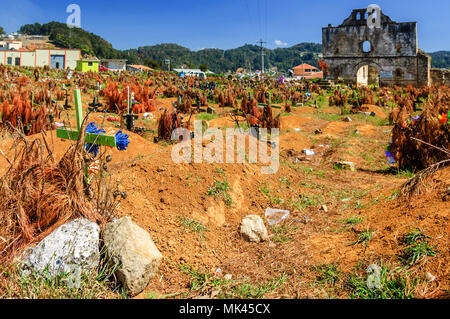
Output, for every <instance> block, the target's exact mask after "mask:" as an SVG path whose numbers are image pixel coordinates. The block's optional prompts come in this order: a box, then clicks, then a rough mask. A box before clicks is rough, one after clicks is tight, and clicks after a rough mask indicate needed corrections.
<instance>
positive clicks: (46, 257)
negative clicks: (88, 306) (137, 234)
mask: <svg viewBox="0 0 450 319" xmlns="http://www.w3.org/2000/svg"><path fill="white" fill-rule="evenodd" d="M99 237H100V227H99V226H98V225H97V224H95V223H93V222H91V221H90V220H88V219H86V218H79V219H75V220H73V221H71V222H69V223H66V224H64V225H62V226H60V227H58V228H57V229H55V230H54V231H53V232H52V233H51V234H50V235H48V236H47V237H45V238H44V239H43V240H42V241H41V242H40V243H39V244H37V245H36V246H35V247H34V248H29V249H27V250H26V251H25V252H24V254H22V256H21V257H20V258H19V260H20V262H21V264H22V270H23V271H24V273H25V274H30V273H31V271H34V272H36V273H40V274H43V273H45V274H48V275H50V276H56V275H60V274H61V273H72V272H75V273H79V272H80V271H81V272H92V271H95V270H96V268H97V267H98V264H99V260H100V252H99Z"/></svg>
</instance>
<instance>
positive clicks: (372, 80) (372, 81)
mask: <svg viewBox="0 0 450 319" xmlns="http://www.w3.org/2000/svg"><path fill="white" fill-rule="evenodd" d="M381 69H382V68H381V67H380V66H379V65H378V64H377V63H374V62H372V61H370V60H367V61H362V62H360V63H358V64H357V65H355V67H354V68H353V74H354V78H355V79H356V80H355V83H356V85H357V86H368V85H377V86H379V85H380V71H381Z"/></svg>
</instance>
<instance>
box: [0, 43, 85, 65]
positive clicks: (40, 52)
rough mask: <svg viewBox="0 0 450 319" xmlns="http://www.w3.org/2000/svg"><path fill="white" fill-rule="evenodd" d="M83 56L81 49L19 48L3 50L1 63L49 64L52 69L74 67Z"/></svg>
mask: <svg viewBox="0 0 450 319" xmlns="http://www.w3.org/2000/svg"><path fill="white" fill-rule="evenodd" d="M80 58H81V50H77V49H73V50H72V49H36V50H33V51H30V50H26V49H23V48H20V49H17V50H1V51H0V64H6V65H14V66H28V67H44V66H48V67H50V68H52V69H66V68H69V69H72V70H74V69H75V68H76V65H77V60H79V59H80Z"/></svg>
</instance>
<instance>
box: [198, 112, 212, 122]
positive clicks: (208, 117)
mask: <svg viewBox="0 0 450 319" xmlns="http://www.w3.org/2000/svg"><path fill="white" fill-rule="evenodd" d="M196 116H197V119H198V120H205V121H211V120H214V119H216V118H217V115H216V114H210V113H199V114H197V115H196Z"/></svg>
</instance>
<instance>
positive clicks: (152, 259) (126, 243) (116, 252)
mask: <svg viewBox="0 0 450 319" xmlns="http://www.w3.org/2000/svg"><path fill="white" fill-rule="evenodd" d="M103 240H104V243H105V247H106V248H107V251H108V255H109V256H110V257H111V262H112V263H113V264H115V265H118V269H117V271H116V275H117V278H118V279H119V281H120V282H121V283H122V284H123V285H124V287H125V288H126V289H127V290H128V294H129V295H131V296H135V295H137V294H139V293H140V292H141V291H142V290H144V288H145V287H146V286H147V285H148V282H149V281H150V279H151V278H153V277H154V276H155V275H156V273H157V272H158V270H159V266H160V264H161V261H162V258H163V256H162V254H161V253H160V252H159V250H158V248H157V247H156V246H155V244H154V242H153V240H152V238H151V237H150V234H149V233H148V232H147V231H145V230H144V229H142V228H141V227H139V226H138V225H136V224H135V223H134V222H133V221H132V220H131V218H129V217H123V218H121V219H119V220H116V221H114V222H111V223H108V224H106V226H105V232H104V238H103Z"/></svg>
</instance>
